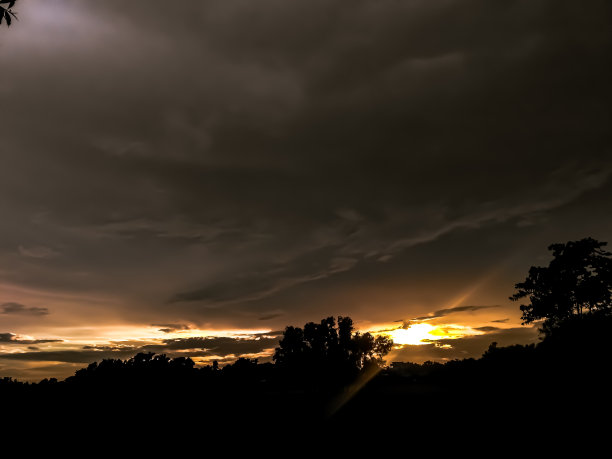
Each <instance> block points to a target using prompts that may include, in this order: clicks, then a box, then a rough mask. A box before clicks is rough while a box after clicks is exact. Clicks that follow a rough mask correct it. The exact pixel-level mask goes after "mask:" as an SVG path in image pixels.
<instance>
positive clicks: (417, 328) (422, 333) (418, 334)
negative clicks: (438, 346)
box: [389, 323, 441, 345]
mask: <svg viewBox="0 0 612 459" xmlns="http://www.w3.org/2000/svg"><path fill="white" fill-rule="evenodd" d="M435 331H436V327H434V326H433V325H430V324H425V323H423V324H413V325H410V326H409V327H408V328H398V329H396V330H391V331H390V332H389V335H390V336H391V338H392V339H393V342H394V343H395V344H412V345H418V344H428V341H424V340H432V339H440V338H441V337H440V336H439V335H437V334H435Z"/></svg>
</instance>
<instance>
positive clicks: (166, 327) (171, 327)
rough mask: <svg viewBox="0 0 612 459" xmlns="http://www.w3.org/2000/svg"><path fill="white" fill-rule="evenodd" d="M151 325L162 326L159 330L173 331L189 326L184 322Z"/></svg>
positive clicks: (186, 328)
mask: <svg viewBox="0 0 612 459" xmlns="http://www.w3.org/2000/svg"><path fill="white" fill-rule="evenodd" d="M151 326H152V327H162V328H160V329H159V331H160V332H164V333H173V332H175V331H180V330H189V329H191V327H190V326H189V325H186V324H151Z"/></svg>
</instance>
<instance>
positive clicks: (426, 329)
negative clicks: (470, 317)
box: [385, 322, 482, 346]
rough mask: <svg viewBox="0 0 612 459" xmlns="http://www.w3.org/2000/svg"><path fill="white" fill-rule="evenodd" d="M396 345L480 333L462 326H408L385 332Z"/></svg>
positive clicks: (426, 324) (428, 342) (418, 343)
mask: <svg viewBox="0 0 612 459" xmlns="http://www.w3.org/2000/svg"><path fill="white" fill-rule="evenodd" d="M385 334H386V335H389V336H390V337H391V339H393V343H394V344H396V345H400V346H401V345H407V344H408V345H413V346H414V345H423V344H431V342H432V341H437V340H442V339H456V338H462V337H464V336H468V335H480V334H482V332H481V331H477V330H474V329H472V328H471V327H467V326H462V325H431V324H429V323H425V322H423V323H418V324H410V326H409V327H407V328H397V329H395V330H391V331H386V332H385Z"/></svg>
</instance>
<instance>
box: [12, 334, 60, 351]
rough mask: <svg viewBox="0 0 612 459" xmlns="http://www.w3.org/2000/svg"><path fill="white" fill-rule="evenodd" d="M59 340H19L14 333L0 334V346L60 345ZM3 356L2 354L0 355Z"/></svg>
mask: <svg viewBox="0 0 612 459" xmlns="http://www.w3.org/2000/svg"><path fill="white" fill-rule="evenodd" d="M61 342H62V340H61V339H19V338H17V335H16V334H14V333H0V344H42V343H61ZM1 355H4V354H0V356H1Z"/></svg>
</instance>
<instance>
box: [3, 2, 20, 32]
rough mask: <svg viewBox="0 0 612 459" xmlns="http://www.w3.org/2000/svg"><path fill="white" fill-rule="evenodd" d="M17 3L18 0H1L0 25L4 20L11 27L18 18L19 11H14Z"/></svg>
mask: <svg viewBox="0 0 612 459" xmlns="http://www.w3.org/2000/svg"><path fill="white" fill-rule="evenodd" d="M15 3H17V0H0V25H2V21H3V20H4V22H5V23H6V26H7V27H10V26H11V24H12V23H13V19H17V13H15V12H14V11H13V7H14V6H15ZM2 5H5V6H2Z"/></svg>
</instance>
